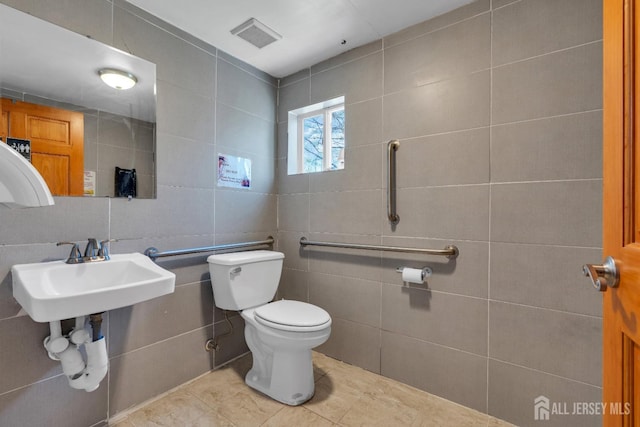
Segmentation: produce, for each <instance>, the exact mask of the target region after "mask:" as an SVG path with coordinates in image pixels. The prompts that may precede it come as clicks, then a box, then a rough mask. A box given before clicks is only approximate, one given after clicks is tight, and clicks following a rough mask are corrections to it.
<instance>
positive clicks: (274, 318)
mask: <svg viewBox="0 0 640 427" xmlns="http://www.w3.org/2000/svg"><path fill="white" fill-rule="evenodd" d="M283 259H284V254H283V253H281V252H273V251H247V252H234V253H229V254H222V255H211V256H210V257H209V258H207V261H208V262H209V271H210V272H211V286H212V288H213V297H214V300H215V304H216V307H218V308H221V309H224V310H240V311H241V313H240V314H241V315H242V318H243V319H244V321H245V329H244V335H245V339H246V340H247V345H248V346H249V349H250V350H251V353H252V355H253V367H252V368H251V370H250V371H249V373H247V376H246V378H245V382H246V383H247V384H248V385H249V386H250V387H253V388H254V389H256V390H258V391H260V392H262V393H264V394H266V395H267V396H270V397H272V398H273V399H275V400H278V401H280V402H282V403H286V404H288V405H300V404H301V403H304V402H306V401H307V400H309V399H311V397H312V396H313V393H314V389H315V385H314V381H313V365H312V362H311V349H312V348H314V347H317V346H319V345H320V344H322V343H324V342H325V341H327V339H329V335H330V334H331V316H329V313H327V312H326V311H325V310H323V309H321V308H320V307H316V306H315V305H312V304H307V303H304V302H300V301H290V300H281V301H275V302H270V301H272V300H273V297H274V296H275V294H276V291H277V289H278V283H279V282H280V274H281V273H282V262H283Z"/></svg>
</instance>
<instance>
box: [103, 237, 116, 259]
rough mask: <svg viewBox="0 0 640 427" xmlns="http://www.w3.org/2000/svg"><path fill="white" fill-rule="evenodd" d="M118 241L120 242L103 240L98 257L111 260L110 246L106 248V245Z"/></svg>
mask: <svg viewBox="0 0 640 427" xmlns="http://www.w3.org/2000/svg"><path fill="white" fill-rule="evenodd" d="M117 241H118V240H117V239H107V240H102V241H101V242H100V247H99V249H98V256H99V257H104V259H105V260H108V259H111V257H110V256H109V246H106V244H107V243H111V242H117Z"/></svg>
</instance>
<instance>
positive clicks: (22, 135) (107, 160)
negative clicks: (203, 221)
mask: <svg viewBox="0 0 640 427" xmlns="http://www.w3.org/2000/svg"><path fill="white" fill-rule="evenodd" d="M104 69H116V70H121V71H124V72H126V73H130V74H132V75H133V76H135V79H136V80H137V83H136V84H135V86H133V87H132V88H131V89H128V90H120V89H114V88H112V87H109V86H107V85H106V84H105V83H104V82H103V81H102V80H101V78H100V70H104ZM155 88H156V66H155V64H153V63H151V62H149V61H146V60H143V59H141V58H137V57H135V56H133V55H130V54H128V53H126V52H122V51H120V50H118V49H115V48H113V47H111V46H107V45H105V44H103V43H100V42H98V41H96V40H93V39H90V38H88V37H84V36H82V35H80V34H77V33H74V32H72V31H69V30H67V29H64V28H62V27H58V26H56V25H54V24H51V23H49V22H46V21H43V20H41V19H38V18H35V17H33V16H31V15H28V14H26V13H23V12H20V11H18V10H15V9H13V8H11V7H8V6H5V5H0V97H1V98H2V102H1V104H0V105H2V107H1V111H2V122H1V123H2V126H1V127H0V139H2V141H3V142H5V143H9V145H12V146H13V147H14V148H16V149H17V150H18V151H20V152H21V154H23V155H24V156H25V157H26V158H27V159H28V160H29V161H31V163H32V164H33V165H34V166H35V167H36V169H38V170H39V171H40V173H41V174H42V175H43V177H44V178H45V180H46V181H47V184H49V187H50V188H51V192H52V193H53V194H54V195H58V196H61V195H70V196H84V197H91V196H96V197H129V196H131V197H137V198H155V195H156V172H155V134H156V93H155Z"/></svg>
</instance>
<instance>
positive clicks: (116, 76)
mask: <svg viewBox="0 0 640 427" xmlns="http://www.w3.org/2000/svg"><path fill="white" fill-rule="evenodd" d="M98 74H100V78H101V79H102V81H103V82H105V83H106V84H107V85H109V86H111V87H112V88H114V89H120V90H127V89H131V88H132V87H133V86H135V84H136V83H137V82H138V79H137V78H136V76H134V75H133V74H131V73H127V72H126V71H120V70H115V69H113V68H103V69H102V70H100V71H98Z"/></svg>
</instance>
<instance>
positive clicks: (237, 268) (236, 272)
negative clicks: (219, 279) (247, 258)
mask: <svg viewBox="0 0 640 427" xmlns="http://www.w3.org/2000/svg"><path fill="white" fill-rule="evenodd" d="M241 271H242V267H236V268H234V269H232V270H231V271H230V272H229V277H230V278H232V279H233V278H234V277H235V276H237V275H238V274H240V272H241Z"/></svg>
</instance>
